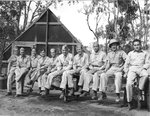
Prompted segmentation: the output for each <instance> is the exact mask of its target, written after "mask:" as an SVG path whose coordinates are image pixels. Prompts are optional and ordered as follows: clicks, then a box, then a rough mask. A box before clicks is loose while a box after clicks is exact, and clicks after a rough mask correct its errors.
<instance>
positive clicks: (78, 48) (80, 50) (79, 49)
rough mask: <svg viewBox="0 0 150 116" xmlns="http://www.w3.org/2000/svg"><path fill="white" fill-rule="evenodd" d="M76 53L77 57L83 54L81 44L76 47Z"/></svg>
mask: <svg viewBox="0 0 150 116" xmlns="http://www.w3.org/2000/svg"><path fill="white" fill-rule="evenodd" d="M76 51H77V53H78V54H79V55H81V54H82V53H83V46H82V45H81V44H78V45H77V46H76Z"/></svg>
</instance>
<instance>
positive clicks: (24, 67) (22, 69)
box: [15, 48, 30, 97]
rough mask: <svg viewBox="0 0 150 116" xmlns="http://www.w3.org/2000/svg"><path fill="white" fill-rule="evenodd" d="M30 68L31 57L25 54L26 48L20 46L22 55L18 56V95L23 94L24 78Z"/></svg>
mask: <svg viewBox="0 0 150 116" xmlns="http://www.w3.org/2000/svg"><path fill="white" fill-rule="evenodd" d="M29 68H30V58H29V56H27V55H25V49H24V48H20V56H19V57H18V58H17V68H16V70H15V74H16V97H19V96H21V95H22V94H23V86H24V78H25V76H26V74H27V73H28V71H29Z"/></svg>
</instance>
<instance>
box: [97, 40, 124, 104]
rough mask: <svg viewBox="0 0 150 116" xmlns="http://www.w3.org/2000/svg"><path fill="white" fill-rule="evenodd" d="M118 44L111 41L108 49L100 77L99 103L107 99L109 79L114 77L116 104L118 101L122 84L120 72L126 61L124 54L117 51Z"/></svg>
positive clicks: (115, 41)
mask: <svg viewBox="0 0 150 116" xmlns="http://www.w3.org/2000/svg"><path fill="white" fill-rule="evenodd" d="M118 46H119V42H118V41H117V40H116V39H111V40H110V44H109V47H110V49H111V51H110V52H109V53H108V55H107V58H106V67H105V70H104V73H102V74H101V75H100V85H99V91H100V96H99V98H98V100H99V101H101V100H104V99H106V98H107V96H106V88H107V82H108V79H109V77H111V76H115V89H116V90H115V92H116V95H117V97H116V102H119V101H120V90H121V83H122V71H123V66H124V62H125V59H126V53H125V52H124V51H122V50H119V47H118Z"/></svg>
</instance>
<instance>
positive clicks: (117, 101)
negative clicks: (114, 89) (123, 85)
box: [115, 93, 120, 103]
mask: <svg viewBox="0 0 150 116" xmlns="http://www.w3.org/2000/svg"><path fill="white" fill-rule="evenodd" d="M116 95H117V97H116V100H115V101H116V103H119V102H120V93H116Z"/></svg>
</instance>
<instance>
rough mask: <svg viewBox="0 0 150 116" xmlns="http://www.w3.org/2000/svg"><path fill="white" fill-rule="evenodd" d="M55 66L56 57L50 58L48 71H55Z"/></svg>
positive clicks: (56, 63)
mask: <svg viewBox="0 0 150 116" xmlns="http://www.w3.org/2000/svg"><path fill="white" fill-rule="evenodd" d="M57 65H58V57H57V56H56V57H53V58H50V62H49V66H48V71H51V70H53V71H54V70H57Z"/></svg>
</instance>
